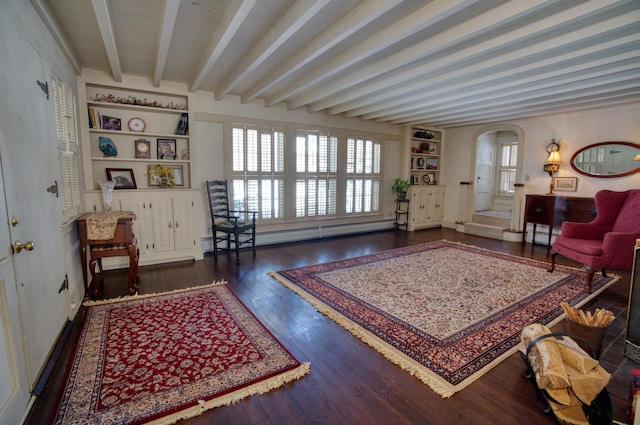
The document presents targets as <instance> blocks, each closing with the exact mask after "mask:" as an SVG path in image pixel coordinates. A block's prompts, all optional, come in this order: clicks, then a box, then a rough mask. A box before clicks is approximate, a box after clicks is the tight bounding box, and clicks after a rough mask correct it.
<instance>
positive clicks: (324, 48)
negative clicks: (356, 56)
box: [242, 0, 404, 103]
mask: <svg viewBox="0 0 640 425" xmlns="http://www.w3.org/2000/svg"><path fill="white" fill-rule="evenodd" d="M403 2H404V0H368V1H365V2H364V3H361V4H360V5H358V6H357V7H356V8H355V9H353V10H352V11H350V12H349V13H348V14H346V15H345V16H344V17H343V18H341V19H340V20H339V21H338V22H336V23H335V24H333V25H331V27H329V28H328V29H327V30H326V31H324V32H322V33H321V34H320V35H318V36H317V37H315V38H314V39H313V40H312V41H311V42H309V43H307V45H306V46H304V48H302V49H301V50H298V51H297V52H296V53H295V54H294V55H292V56H290V57H289V58H287V59H286V60H285V61H284V62H282V63H281V64H280V65H279V66H278V67H277V68H276V69H274V70H273V71H271V72H270V73H269V74H268V75H266V76H265V77H263V78H262V79H261V81H260V82H259V83H258V84H256V85H255V86H254V87H251V88H250V89H249V90H247V92H246V93H245V94H244V95H243V96H242V103H247V102H250V101H251V100H253V99H255V98H257V97H258V96H260V95H262V94H264V93H265V92H266V91H267V90H269V89H271V88H272V87H274V86H276V85H277V84H280V83H282V82H284V81H286V80H287V79H290V78H294V75H296V73H298V72H300V71H301V70H302V69H303V68H304V67H305V66H307V65H309V64H310V63H312V62H313V61H314V60H316V59H318V58H319V57H320V56H322V55H324V54H325V53H327V52H329V51H330V50H331V49H332V48H334V47H336V46H337V45H338V44H340V43H342V42H344V41H345V40H347V39H348V37H350V36H352V35H354V34H355V33H357V32H358V31H360V30H361V29H363V28H364V27H365V26H366V25H369V24H370V23H371V22H373V21H375V20H376V19H378V18H380V17H381V16H383V15H384V14H385V13H387V12H389V11H390V10H391V9H393V8H395V7H396V6H398V5H400V4H401V3H403Z"/></svg>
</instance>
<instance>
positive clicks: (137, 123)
mask: <svg viewBox="0 0 640 425" xmlns="http://www.w3.org/2000/svg"><path fill="white" fill-rule="evenodd" d="M146 127H147V124H146V123H145V122H144V120H143V119H142V118H138V117H134V118H131V119H130V120H129V130H130V131H144V129H145V128H146Z"/></svg>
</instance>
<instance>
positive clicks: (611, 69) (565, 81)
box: [360, 60, 640, 120]
mask: <svg viewBox="0 0 640 425" xmlns="http://www.w3.org/2000/svg"><path fill="white" fill-rule="evenodd" d="M638 70H640V62H639V61H637V60H636V61H635V62H632V63H626V62H625V61H623V62H622V64H621V65H620V66H615V65H613V66H610V64H608V63H607V64H605V65H604V66H601V67H599V68H598V69H597V70H592V69H588V70H586V71H584V72H579V71H576V72H575V73H571V72H567V73H566V74H563V75H559V76H556V77H551V78H547V79H542V80H537V79H536V80H533V81H531V82H529V83H521V82H520V81H518V80H514V81H511V82H510V83H509V84H497V83H496V85H495V86H493V87H491V88H490V89H487V87H486V86H483V88H482V89H477V90H469V92H468V94H466V93H467V91H466V90H465V89H461V90H456V91H453V92H449V93H447V95H446V97H445V98H444V99H446V100H443V101H441V102H440V103H438V102H437V100H432V98H429V101H427V102H419V101H418V102H415V104H414V105H413V107H412V108H406V107H405V105H401V106H396V107H390V108H388V109H386V110H384V111H380V112H378V113H375V114H365V115H363V116H361V117H360V118H361V119H365V120H377V119H380V118H382V117H385V118H387V117H392V119H397V118H398V117H399V116H400V115H401V114H405V113H410V112H411V111H412V110H416V109H418V110H420V109H430V110H431V108H433V112H434V113H435V112H436V111H437V110H440V109H441V108H444V107H456V106H463V105H465V104H466V103H471V102H474V101H476V100H479V101H482V102H486V103H485V104H486V105H487V106H490V105H491V102H492V101H493V99H496V98H500V97H504V96H513V95H521V96H524V95H525V94H526V93H527V92H530V91H531V90H535V91H542V90H546V89H547V88H549V87H556V86H558V85H568V86H569V85H572V84H574V83H576V82H578V81H585V80H587V79H590V81H592V82H594V83H595V82H596V81H602V80H597V79H598V78H599V79H602V78H604V79H605V80H606V79H608V78H613V75H615V74H618V73H621V72H629V71H631V72H638ZM578 77H580V79H578ZM434 97H435V99H442V98H440V97H439V96H437V95H436V96H434Z"/></svg>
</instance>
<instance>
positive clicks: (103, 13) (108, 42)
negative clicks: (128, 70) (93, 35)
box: [91, 0, 122, 83]
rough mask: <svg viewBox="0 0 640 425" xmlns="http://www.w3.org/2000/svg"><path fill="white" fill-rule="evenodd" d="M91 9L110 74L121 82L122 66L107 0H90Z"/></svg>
mask: <svg viewBox="0 0 640 425" xmlns="http://www.w3.org/2000/svg"><path fill="white" fill-rule="evenodd" d="M91 4H92V5H93V11H94V13H95V15H96V20H97V21H98V28H99V29H100V35H101V36H102V43H103V44H104V50H105V52H106V53H107V59H108V61H109V65H110V66H111V75H112V77H113V79H114V80H115V81H117V82H118V83H121V82H122V68H121V67H120V59H119V57H118V48H117V46H116V39H115V36H114V34H113V26H112V25H111V17H110V16H109V8H108V6H107V0H91Z"/></svg>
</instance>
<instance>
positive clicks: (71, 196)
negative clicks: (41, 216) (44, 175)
mask: <svg viewBox="0 0 640 425" xmlns="http://www.w3.org/2000/svg"><path fill="white" fill-rule="evenodd" d="M60 174H61V176H62V182H61V184H60V185H59V186H60V187H59V190H60V191H61V192H62V193H61V194H62V201H63V208H64V211H63V213H64V215H65V216H66V217H70V216H73V215H76V214H80V180H79V178H78V159H77V155H76V154H75V153H73V152H60Z"/></svg>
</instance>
